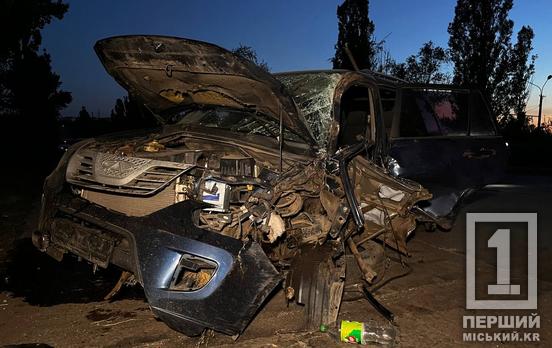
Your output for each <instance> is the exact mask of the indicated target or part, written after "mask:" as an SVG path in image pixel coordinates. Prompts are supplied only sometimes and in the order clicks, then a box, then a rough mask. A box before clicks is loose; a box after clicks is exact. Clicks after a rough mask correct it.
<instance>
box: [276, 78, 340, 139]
mask: <svg viewBox="0 0 552 348" xmlns="http://www.w3.org/2000/svg"><path fill="white" fill-rule="evenodd" d="M275 77H276V78H277V79H278V80H279V81H280V82H282V84H283V85H284V86H285V87H286V89H287V90H288V92H289V93H290V94H291V96H292V97H293V99H294V100H295V103H296V104H297V107H298V108H299V110H300V111H301V113H302V115H303V117H304V118H305V120H306V122H307V126H308V127H309V130H310V131H311V134H312V136H313V137H314V139H315V140H316V142H317V143H318V146H320V148H326V145H327V143H328V136H329V133H330V126H331V122H332V107H333V99H334V92H335V88H336V86H337V84H338V83H339V81H340V79H341V74H340V73H332V72H311V73H299V74H280V75H275Z"/></svg>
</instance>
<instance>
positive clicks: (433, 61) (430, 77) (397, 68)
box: [391, 41, 450, 83]
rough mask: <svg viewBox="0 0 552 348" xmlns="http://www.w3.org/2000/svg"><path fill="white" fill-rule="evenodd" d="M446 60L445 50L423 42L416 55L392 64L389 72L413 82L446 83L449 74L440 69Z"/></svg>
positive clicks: (430, 42)
mask: <svg viewBox="0 0 552 348" xmlns="http://www.w3.org/2000/svg"><path fill="white" fill-rule="evenodd" d="M448 61H449V57H448V53H447V51H446V50H445V49H443V48H442V47H439V46H435V45H434V44H433V42H432V41H429V42H426V43H425V44H423V46H422V47H421V48H420V51H418V54H417V55H411V56H410V57H408V58H406V61H405V62H404V63H400V64H395V65H394V66H392V68H391V74H392V75H395V76H396V77H398V78H401V79H403V80H406V81H408V82H413V83H448V82H450V76H449V75H447V74H446V73H444V72H443V71H442V66H443V64H446V63H447V62H448Z"/></svg>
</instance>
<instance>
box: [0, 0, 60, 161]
mask: <svg viewBox="0 0 552 348" xmlns="http://www.w3.org/2000/svg"><path fill="white" fill-rule="evenodd" d="M67 9H68V5H67V4H64V3H62V2H61V1H51V0H26V1H15V0H2V1H0V26H1V27H0V28H1V29H2V30H0V35H1V38H2V39H1V42H2V45H0V90H1V92H0V117H1V120H2V123H3V124H4V127H2V128H3V130H4V131H3V132H2V133H4V134H3V136H4V137H5V139H6V138H7V139H12V138H14V137H16V136H20V135H21V134H24V135H25V139H26V144H27V145H28V146H29V147H30V148H33V151H35V152H34V153H35V154H36V155H37V156H36V157H37V160H44V161H48V160H49V159H50V158H51V155H52V154H53V152H54V151H55V149H56V147H57V144H58V138H57V134H58V127H57V118H58V116H59V112H60V110H61V109H62V108H64V107H65V106H66V105H67V104H68V103H70V102H71V94H70V93H69V92H65V91H62V90H60V89H59V88H60V86H61V82H60V77H59V75H57V74H56V73H54V72H52V69H51V65H50V55H48V53H46V52H45V51H43V52H39V47H40V45H41V43H42V37H41V34H40V30H41V29H42V28H44V26H45V25H46V24H48V23H50V22H51V20H52V19H53V18H57V19H61V18H63V15H64V13H65V12H66V11H67ZM19 157H21V156H19ZM19 157H17V156H16V157H14V158H15V159H19ZM35 164H36V163H35ZM45 164H46V163H45Z"/></svg>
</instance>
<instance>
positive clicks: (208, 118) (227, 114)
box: [174, 108, 303, 142]
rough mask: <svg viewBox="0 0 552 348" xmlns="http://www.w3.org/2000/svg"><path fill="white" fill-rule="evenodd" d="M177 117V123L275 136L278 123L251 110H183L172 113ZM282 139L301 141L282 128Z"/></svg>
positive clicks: (277, 131)
mask: <svg viewBox="0 0 552 348" xmlns="http://www.w3.org/2000/svg"><path fill="white" fill-rule="evenodd" d="M174 117H175V118H177V119H179V120H180V121H178V124H179V125H184V126H186V125H196V126H202V127H207V128H218V129H223V130H227V131H231V132H237V133H245V134H256V135H263V136H267V137H271V138H277V137H278V135H279V133H280V125H279V123H278V122H276V121H272V119H270V118H267V117H261V116H258V115H256V114H255V113H253V112H244V111H242V110H232V109H221V108H216V109H201V110H183V111H180V112H178V113H176V114H175V115H174ZM284 139H286V140H290V141H295V142H303V140H302V139H301V138H300V137H299V136H298V135H296V134H295V133H293V132H291V131H289V130H288V129H286V128H284Z"/></svg>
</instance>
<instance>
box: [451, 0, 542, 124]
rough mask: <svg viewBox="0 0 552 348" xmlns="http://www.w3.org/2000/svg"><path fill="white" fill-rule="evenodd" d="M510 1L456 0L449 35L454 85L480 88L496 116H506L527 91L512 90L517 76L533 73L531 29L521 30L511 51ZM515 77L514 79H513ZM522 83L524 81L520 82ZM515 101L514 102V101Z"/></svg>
mask: <svg viewBox="0 0 552 348" xmlns="http://www.w3.org/2000/svg"><path fill="white" fill-rule="evenodd" d="M512 6H513V1H512V0H486V1H479V0H458V1H457V3H456V8H455V13H454V18H453V20H452V22H451V23H450V24H449V27H448V32H449V34H450V37H449V47H450V54H451V60H452V62H453V63H454V79H453V81H454V83H456V84H459V85H462V86H469V87H475V88H478V89H480V90H481V91H482V92H483V93H484V95H485V96H486V97H487V98H488V100H489V101H490V104H491V107H492V109H493V111H494V113H495V115H497V116H503V117H508V115H510V112H511V110H512V108H513V107H514V106H515V105H514V104H516V103H517V104H518V105H517V106H519V100H520V99H522V96H523V95H524V93H525V92H524V91H525V89H526V88H527V86H526V83H524V84H523V85H522V86H518V87H522V88H514V89H512V88H511V84H512V83H520V82H523V81H520V79H519V76H526V75H527V74H529V75H531V74H532V67H531V64H532V63H529V64H528V61H527V60H528V59H529V56H530V50H531V42H532V39H533V35H529V32H531V33H532V30H530V28H528V27H524V28H523V29H522V31H521V32H520V35H518V39H521V40H522V41H521V42H519V45H516V49H518V50H521V51H518V52H517V53H516V52H514V49H513V47H512V43H511V36H512V28H513V26H514V23H513V21H512V20H511V19H509V17H508V15H509V12H510V10H511V9H512ZM515 75H517V78H516V77H515ZM522 80H524V78H523V79H522ZM513 101H517V102H515V103H514V102H513Z"/></svg>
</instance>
